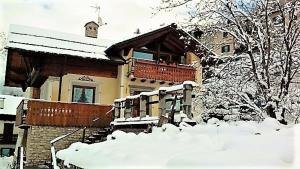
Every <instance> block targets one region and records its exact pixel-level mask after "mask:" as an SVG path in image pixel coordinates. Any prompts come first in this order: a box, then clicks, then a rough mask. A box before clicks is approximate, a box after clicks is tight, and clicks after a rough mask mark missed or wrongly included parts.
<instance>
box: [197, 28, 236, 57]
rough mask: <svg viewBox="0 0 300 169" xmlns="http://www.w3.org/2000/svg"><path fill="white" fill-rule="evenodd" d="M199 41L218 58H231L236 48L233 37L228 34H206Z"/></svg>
mask: <svg viewBox="0 0 300 169" xmlns="http://www.w3.org/2000/svg"><path fill="white" fill-rule="evenodd" d="M199 40H200V41H201V42H202V43H203V44H205V45H206V46H207V47H208V48H209V49H210V50H211V51H212V52H213V53H215V55H216V56H219V57H222V56H232V55H233V54H234V53H235V50H236V49H237V48H238V46H237V43H236V41H235V39H234V37H233V36H232V35H230V34H229V33H228V32H222V31H214V32H206V33H205V34H203V35H202V36H200V37H199Z"/></svg>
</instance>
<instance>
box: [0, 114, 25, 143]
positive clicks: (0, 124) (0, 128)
mask: <svg viewBox="0 0 300 169" xmlns="http://www.w3.org/2000/svg"><path fill="white" fill-rule="evenodd" d="M4 123H11V124H14V130H13V134H19V132H20V131H21V129H19V128H18V127H16V126H15V121H4V120H0V134H3V131H4ZM15 147H16V145H15V144H0V149H1V148H15Z"/></svg>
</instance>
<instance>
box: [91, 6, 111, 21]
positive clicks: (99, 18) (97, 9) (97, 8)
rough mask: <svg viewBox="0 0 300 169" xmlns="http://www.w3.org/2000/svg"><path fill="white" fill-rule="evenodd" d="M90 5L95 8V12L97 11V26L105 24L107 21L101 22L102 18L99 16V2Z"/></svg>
mask: <svg viewBox="0 0 300 169" xmlns="http://www.w3.org/2000/svg"><path fill="white" fill-rule="evenodd" d="M90 7H91V8H94V9H95V12H96V13H97V17H98V21H97V23H98V25H99V27H100V26H103V25H106V24H107V23H103V22H102V18H101V17H100V5H99V4H96V5H94V6H90Z"/></svg>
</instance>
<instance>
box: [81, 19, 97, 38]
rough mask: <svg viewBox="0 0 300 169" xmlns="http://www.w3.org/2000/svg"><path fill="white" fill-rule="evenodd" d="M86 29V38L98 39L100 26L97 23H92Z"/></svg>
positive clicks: (87, 24)
mask: <svg viewBox="0 0 300 169" xmlns="http://www.w3.org/2000/svg"><path fill="white" fill-rule="evenodd" d="M84 27H85V36H86V37H91V38H97V36H98V28H99V25H98V24H97V23H96V22H94V21H90V22H88V23H86V24H85V25H84Z"/></svg>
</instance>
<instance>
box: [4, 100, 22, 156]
mask: <svg viewBox="0 0 300 169" xmlns="http://www.w3.org/2000/svg"><path fill="white" fill-rule="evenodd" d="M22 100H23V97H15V96H9V95H0V156H1V157H3V156H11V155H13V154H14V151H15V147H16V143H17V138H18V132H19V130H20V129H19V128H18V127H16V126H15V120H16V112H17V107H18V106H19V104H20V103H21V101H22Z"/></svg>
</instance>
